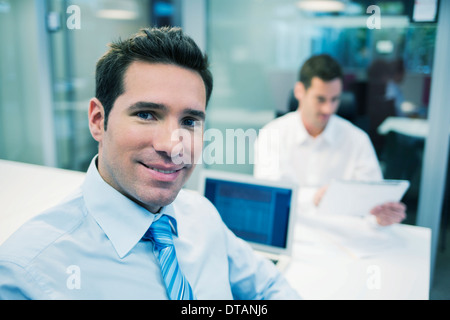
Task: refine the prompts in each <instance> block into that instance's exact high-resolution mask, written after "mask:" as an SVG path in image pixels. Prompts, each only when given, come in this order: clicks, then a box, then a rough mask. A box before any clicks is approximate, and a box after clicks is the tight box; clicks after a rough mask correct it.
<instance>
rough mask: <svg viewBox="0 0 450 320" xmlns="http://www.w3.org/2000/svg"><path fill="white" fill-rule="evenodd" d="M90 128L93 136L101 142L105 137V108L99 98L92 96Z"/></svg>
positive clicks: (89, 114) (90, 102)
mask: <svg viewBox="0 0 450 320" xmlns="http://www.w3.org/2000/svg"><path fill="white" fill-rule="evenodd" d="M88 116H89V130H90V131H91V135H92V137H93V138H94V139H95V140H96V141H98V142H100V141H101V140H102V138H103V132H104V128H105V127H104V122H105V109H104V108H103V105H102V103H101V102H100V100H98V99H97V98H92V99H91V100H90V101H89V113H88Z"/></svg>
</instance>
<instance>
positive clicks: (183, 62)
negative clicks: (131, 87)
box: [95, 27, 213, 130]
mask: <svg viewBox="0 0 450 320" xmlns="http://www.w3.org/2000/svg"><path fill="white" fill-rule="evenodd" d="M109 46H110V49H109V50H108V51H107V52H106V53H105V54H104V55H103V56H102V57H101V58H100V59H99V60H98V62H97V67H96V73H95V82H96V83H95V84H96V89H95V96H96V98H97V99H98V100H100V102H101V103H102V105H103V107H104V108H105V121H104V126H105V130H106V126H107V122H108V115H109V112H110V111H111V108H112V107H113V105H114V102H115V101H116V99H117V97H119V96H120V95H121V94H123V93H124V90H125V88H124V76H125V72H126V71H127V69H128V67H129V66H130V64H131V63H132V62H135V61H144V62H149V63H164V64H172V65H177V66H180V67H183V68H187V69H191V70H193V71H196V72H198V73H199V74H200V76H201V77H202V79H203V83H204V84H205V89H206V105H207V104H208V101H209V98H210V97H211V92H212V88H213V78H212V74H211V72H210V70H209V63H208V58H207V56H206V54H203V53H202V52H201V50H200V49H199V47H198V46H197V44H196V43H195V42H194V40H192V39H191V38H190V37H189V36H187V35H186V34H184V33H183V31H182V30H181V28H176V27H172V28H169V27H162V28H151V29H149V28H145V29H141V30H140V31H139V32H138V33H136V34H135V35H133V36H131V37H130V38H128V39H126V40H119V41H116V42H113V43H111V44H109Z"/></svg>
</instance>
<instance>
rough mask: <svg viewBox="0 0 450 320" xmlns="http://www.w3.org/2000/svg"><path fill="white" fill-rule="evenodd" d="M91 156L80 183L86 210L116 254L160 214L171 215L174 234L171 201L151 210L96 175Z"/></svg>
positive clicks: (131, 244) (123, 251)
mask: <svg viewBox="0 0 450 320" xmlns="http://www.w3.org/2000/svg"><path fill="white" fill-rule="evenodd" d="M96 160H97V156H96V157H94V159H93V160H92V162H91V164H90V166H89V169H88V171H87V174H86V178H85V181H84V183H83V186H82V190H83V196H84V199H85V203H86V207H87V209H88V211H89V213H90V214H91V215H92V216H93V217H94V219H95V220H96V222H97V223H98V225H99V226H100V228H102V230H103V231H104V232H105V234H106V236H107V237H108V239H109V240H110V241H111V243H112V244H113V246H114V249H115V250H116V252H117V254H118V255H119V257H120V258H123V257H124V256H125V255H126V254H127V253H128V252H129V251H130V250H131V249H132V248H133V247H134V246H135V245H136V244H137V243H138V242H139V241H140V240H141V238H142V236H143V235H144V234H145V232H146V231H147V229H148V228H149V227H150V225H151V224H152V222H153V221H154V220H155V219H158V218H159V217H160V216H161V215H162V214H166V215H168V216H169V217H171V219H170V220H171V223H172V230H173V231H174V233H175V235H177V225H176V217H175V212H174V209H173V205H172V204H170V205H168V206H166V207H163V208H162V209H161V211H160V213H159V214H153V213H151V212H149V211H148V210H146V209H145V208H143V207H142V206H140V205H138V204H137V203H135V202H134V201H132V200H131V199H129V198H127V197H126V196H124V195H123V194H121V193H120V192H119V191H117V190H116V189H114V188H113V187H112V186H110V185H109V184H108V183H107V182H105V180H103V178H102V177H101V176H100V174H99V172H98V170H97V166H96Z"/></svg>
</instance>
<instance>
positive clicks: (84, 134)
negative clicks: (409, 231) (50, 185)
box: [0, 0, 450, 299]
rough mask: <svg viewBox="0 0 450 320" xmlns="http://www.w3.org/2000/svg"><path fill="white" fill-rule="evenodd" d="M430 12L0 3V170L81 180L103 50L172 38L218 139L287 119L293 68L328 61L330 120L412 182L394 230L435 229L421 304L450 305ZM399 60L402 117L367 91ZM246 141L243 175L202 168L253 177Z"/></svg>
mask: <svg viewBox="0 0 450 320" xmlns="http://www.w3.org/2000/svg"><path fill="white" fill-rule="evenodd" d="M314 2H315V4H317V3H318V2H320V1H317V0H315V1H314ZM433 2H434V1H394V0H385V1H367V0H358V1H357V0H353V1H334V4H337V5H341V7H340V8H337V9H335V10H333V11H328V9H329V8H330V7H323V8H319V9H317V8H316V9H315V10H311V8H306V7H305V6H306V5H308V1H306V0H227V1H223V0H128V1H123V0H95V1H92V0H89V1H88V0H73V1H69V0H0V43H1V44H2V45H1V46H0V159H6V160H13V161H20V162H26V163H33V164H40V165H46V166H52V167H59V168H65V169H71V170H79V171H84V170H86V168H87V166H88V165H89V162H90V160H91V158H92V156H93V155H94V154H95V153H96V150H97V145H96V142H95V141H94V140H93V139H92V138H91V136H90V133H89V129H88V122H87V108H88V101H89V99H90V98H91V97H92V96H94V89H95V88H94V69H95V63H96V61H97V59H98V58H99V57H100V56H101V55H102V54H103V52H104V51H105V50H106V49H107V47H106V44H107V43H109V42H111V41H113V40H115V39H118V38H119V37H127V36H128V35H130V34H132V33H135V32H136V31H137V30H138V29H139V28H141V27H147V26H155V25H156V26H161V25H177V26H182V27H183V28H184V29H185V31H186V32H187V33H188V34H190V35H191V36H192V37H193V38H194V39H195V40H196V41H197V43H198V44H199V45H200V46H201V47H202V49H203V50H205V51H206V52H207V53H208V55H209V57H210V60H211V66H212V71H213V74H214V80H215V88H214V91H213V95H212V98H211V102H210V105H209V106H208V118H207V128H216V129H219V130H220V131H221V132H223V135H224V136H225V135H226V133H225V132H226V130H227V129H243V130H244V131H246V130H248V129H252V130H256V131H258V130H259V129H260V128H261V127H262V126H263V125H264V124H266V123H267V122H269V121H270V120H271V119H273V118H275V117H277V116H279V115H281V114H283V113H286V112H288V111H289V110H292V97H291V90H292V88H293V85H294V83H295V81H296V78H297V73H298V70H299V68H300V66H301V65H302V63H303V62H304V61H305V60H306V59H307V58H308V57H309V56H311V55H312V54H317V53H329V54H331V55H333V56H334V57H335V58H336V59H337V60H338V61H339V62H340V63H341V64H342V66H343V68H344V72H345V85H344V94H343V97H342V105H341V107H340V109H339V114H340V115H341V116H343V117H345V118H347V119H349V120H350V121H352V122H353V123H354V124H356V125H357V126H359V127H361V128H362V129H363V130H365V131H366V132H367V133H368V134H369V136H370V137H371V139H372V142H373V143H374V146H375V148H376V151H377V155H378V157H379V160H380V163H381V166H382V168H383V173H384V175H385V178H396V179H408V180H410V181H411V188H410V190H409V191H408V193H407V194H406V196H405V199H404V200H405V202H406V203H407V205H408V219H407V220H406V221H405V222H404V223H407V224H413V225H414V224H417V225H422V226H426V227H430V228H432V230H433V241H432V270H434V272H432V275H431V277H432V285H431V289H432V291H431V294H430V297H431V298H432V299H433V298H436V299H440V298H444V299H448V298H450V289H448V288H450V280H448V279H449V278H450V274H448V272H446V270H450V269H449V268H448V267H449V264H450V258H448V256H450V247H449V245H448V244H447V245H446V243H449V240H450V239H449V238H450V237H446V234H447V233H448V230H449V225H448V216H449V214H450V213H449V209H448V207H449V203H448V201H449V198H450V197H449V188H450V187H449V186H448V181H449V179H448V175H449V173H448V171H449V170H448V165H449V162H448V146H449V139H448V137H449V128H450V120H449V119H450V114H449V111H448V110H447V109H449V108H448V107H447V106H446V103H448V101H450V99H449V93H448V90H446V88H445V84H446V83H447V84H448V83H449V81H448V80H449V79H448V77H449V74H450V69H449V65H448V64H447V61H446V60H447V59H446V57H445V54H446V53H448V52H450V49H449V39H448V36H445V35H444V34H443V32H444V30H448V29H449V26H448V24H449V21H450V16H449V15H450V8H449V4H448V2H447V1H440V4H439V5H440V7H439V14H438V13H437V12H436V15H433V12H432V11H433V10H432V7H430V6H429V5H430V3H433ZM446 2H447V3H446ZM413 3H416V5H417V4H419V5H422V7H420V8H419V10H417V8H415V7H414V5H413ZM372 5H374V6H376V8H375V11H373V10H369V11H368V10H367V9H368V8H369V7H370V6H372ZM378 9H379V12H377V11H376V10H378ZM445 9H447V10H445ZM428 12H429V13H430V14H429V15H427V14H426V13H428ZM378 13H379V14H378ZM417 13H421V15H420V14H419V15H418V14H417ZM377 23H378V25H377ZM397 60H398V61H402V66H403V67H404V77H403V79H402V80H401V81H400V83H399V87H400V89H401V91H402V93H403V96H404V102H405V103H404V104H403V107H402V108H401V110H400V111H401V112H400V113H399V110H398V109H396V108H395V104H394V103H393V101H391V100H389V101H390V102H389V103H384V99H383V98H384V97H383V96H380V95H379V92H377V90H375V89H374V90H372V89H373V88H378V86H377V85H378V84H379V83H380V81H381V80H380V79H381V78H384V77H388V75H392V74H393V70H394V69H393V67H392V66H393V62H394V61H397ZM373 83H375V84H376V85H375V86H372V84H373ZM380 101H383V103H381V102H380ZM374 107H376V108H374ZM388 120H392V121H388ZM399 120H400V121H399ZM250 138H251V137H248V141H247V143H246V144H245V147H246V150H245V153H246V155H247V161H245V163H244V164H240V163H238V161H233V163H231V164H230V163H228V164H217V163H213V164H208V165H206V164H205V166H207V167H208V168H212V169H217V170H223V171H231V172H240V173H248V174H251V172H252V164H251V161H250V159H251V154H252V152H253V150H252V147H251V139H250ZM233 148H234V147H233ZM233 151H235V150H229V149H225V150H223V153H224V154H227V153H230V152H233ZM234 154H235V156H237V152H235V153H234ZM0 178H1V177H0ZM191 184H192V185H195V175H194V177H193V179H192V181H191ZM441 288H442V290H441ZM433 290H434V291H433ZM445 290H447V291H445Z"/></svg>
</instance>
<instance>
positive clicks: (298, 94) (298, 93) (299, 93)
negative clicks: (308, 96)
mask: <svg viewBox="0 0 450 320" xmlns="http://www.w3.org/2000/svg"><path fill="white" fill-rule="evenodd" d="M305 92H306V89H305V85H304V84H303V82H300V81H297V82H296V83H295V87H294V96H295V98H296V99H297V100H298V101H299V102H300V100H301V99H302V98H303V97H304V95H305Z"/></svg>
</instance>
